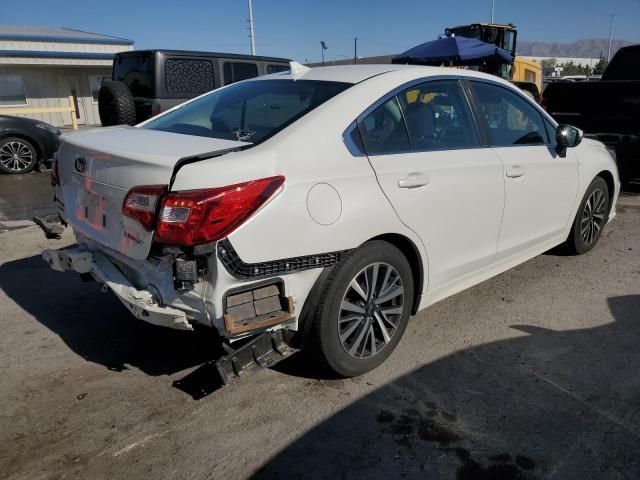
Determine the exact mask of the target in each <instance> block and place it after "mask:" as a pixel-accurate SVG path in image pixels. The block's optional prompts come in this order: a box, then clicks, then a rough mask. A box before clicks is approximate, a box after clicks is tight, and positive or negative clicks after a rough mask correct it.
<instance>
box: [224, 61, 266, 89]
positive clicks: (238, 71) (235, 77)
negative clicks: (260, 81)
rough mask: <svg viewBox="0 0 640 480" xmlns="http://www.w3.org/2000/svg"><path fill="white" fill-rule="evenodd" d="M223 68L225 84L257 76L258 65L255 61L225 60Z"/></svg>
mask: <svg viewBox="0 0 640 480" xmlns="http://www.w3.org/2000/svg"><path fill="white" fill-rule="evenodd" d="M223 70H224V72H223V73H224V84H225V85H229V84H230V83H235V82H239V81H240V80H246V79H248V78H254V77H257V76H258V66H257V65H256V64H255V63H244V62H225V63H224V67H223Z"/></svg>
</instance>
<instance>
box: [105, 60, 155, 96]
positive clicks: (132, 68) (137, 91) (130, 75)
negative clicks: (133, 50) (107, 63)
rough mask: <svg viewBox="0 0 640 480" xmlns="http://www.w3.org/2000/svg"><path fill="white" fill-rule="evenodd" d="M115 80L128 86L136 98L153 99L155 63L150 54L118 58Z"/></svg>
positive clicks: (115, 64)
mask: <svg viewBox="0 0 640 480" xmlns="http://www.w3.org/2000/svg"><path fill="white" fill-rule="evenodd" d="M113 77H114V80H120V81H121V82H124V83H126V84H127V86H128V87H129V89H130V90H131V94H132V95H133V96H134V97H153V96H154V84H153V61H152V57H151V55H150V54H140V55H122V56H117V57H116V60H115V62H114V65H113Z"/></svg>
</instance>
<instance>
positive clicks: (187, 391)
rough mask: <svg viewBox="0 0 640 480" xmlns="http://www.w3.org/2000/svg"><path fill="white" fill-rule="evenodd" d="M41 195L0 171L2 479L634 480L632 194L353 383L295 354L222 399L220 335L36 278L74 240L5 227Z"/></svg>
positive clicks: (75, 282)
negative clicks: (151, 321)
mask: <svg viewBox="0 0 640 480" xmlns="http://www.w3.org/2000/svg"><path fill="white" fill-rule="evenodd" d="M12 182H13V183H12ZM47 182H48V179H47V177H46V175H43V174H39V173H34V174H31V175H30V176H24V177H8V176H0V212H2V215H4V217H0V225H4V232H3V233H0V327H1V328H2V334H1V335H0V365H2V366H3V368H2V375H1V376H0V478H10V479H34V480H35V479H38V480H40V479H62V478H73V479H75V478H79V479H107V478H109V479H133V478H154V479H165V478H166V479H240V478H248V477H252V478H258V479H262V478H265V479H271V478H283V479H297V478H300V479H303V478H304V479H307V478H318V479H326V478H340V479H362V478H367V479H369V478H371V479H390V478H416V479H417V478H420V479H426V478H428V479H459V480H475V479H479V480H494V479H543V478H544V479H558V480H572V479H578V480H587V479H597V480H603V479H607V480H608V479H640V454H639V452H640V374H638V372H639V371H640V355H638V345H640V255H639V252H640V196H638V195H624V196H622V197H621V199H620V201H619V204H618V212H619V215H618V218H616V219H615V220H614V221H613V222H612V223H611V224H610V225H608V226H607V228H606V230H605V232H604V236H603V238H602V239H601V241H600V243H599V244H598V246H597V247H596V248H595V249H594V250H593V251H591V252H589V253H588V254H586V255H582V256H567V255H565V254H564V253H563V252H561V251H552V252H547V253H546V254H544V255H541V256H539V257H537V258H535V259H533V260H531V261H529V262H527V263H525V264H523V265H520V266H518V267H516V268H514V269H512V270H510V271H508V272H506V273H504V274H502V275H499V276H497V277H495V278H492V279H490V280H488V281H486V282H484V283H482V284H480V285H477V286H476V287H473V288H471V289H469V290H467V291H465V292H462V293H460V294H458V295H455V296H454V297H452V298H449V299H447V300H444V301H442V302H440V303H438V304H436V305H434V306H433V307H431V308H429V309H427V310H425V311H423V312H420V313H419V314H418V315H417V316H416V317H414V318H413V319H412V320H411V322H410V324H409V326H408V328H407V331H406V333H405V336H404V338H403V340H402V341H401V342H400V344H399V346H398V348H397V349H396V351H395V352H394V353H393V354H392V355H391V357H390V358H389V359H388V361H387V362H385V363H384V364H383V365H382V366H381V367H379V368H378V369H376V370H375V371H373V372H370V373H369V374H367V375H364V376H362V377H359V378H355V379H349V380H336V379H329V378H326V377H325V376H323V375H322V374H321V373H320V372H318V371H317V370H316V369H315V368H314V367H313V365H312V364H311V363H310V362H309V361H308V360H307V359H306V358H304V357H303V356H302V355H294V356H293V357H291V358H290V359H288V360H287V361H285V362H283V363H280V364H278V365H277V366H276V367H274V368H272V369H268V370H263V371H260V372H258V373H256V374H254V375H252V376H250V377H246V378H244V379H242V380H241V381H239V382H237V383H235V384H233V385H231V386H229V387H224V388H219V382H218V381H217V378H216V376H215V373H214V372H213V369H212V368H211V367H210V366H209V364H208V363H207V362H208V361H211V360H213V359H215V358H216V357H217V356H219V355H220V354H221V350H220V348H219V346H218V344H217V343H216V339H215V337H214V336H212V335H210V334H207V333H206V332H205V333H202V332H200V333H196V334H194V333H191V332H180V331H172V330H167V329H163V328H160V327H154V326H151V325H148V324H145V323H143V322H140V321H137V320H136V319H135V318H133V317H132V316H131V315H130V314H129V313H128V312H127V310H126V309H125V308H124V307H123V306H121V305H120V304H119V303H118V301H117V300H116V299H115V298H114V297H113V296H112V295H111V294H109V293H106V294H103V293H101V292H100V288H99V286H98V285H96V284H95V283H83V282H82V281H81V280H80V278H78V277H77V276H75V275H72V274H62V273H57V272H53V271H51V270H49V269H48V267H47V266H46V265H45V263H44V262H43V261H42V260H41V258H40V252H41V251H42V250H43V249H44V248H59V247H62V246H65V245H69V244H71V243H73V238H72V236H71V235H70V233H69V232H66V233H65V234H64V235H63V237H62V239H60V240H46V239H45V238H44V236H43V235H42V233H41V232H40V231H39V229H38V228H37V227H35V226H33V225H31V224H30V222H19V221H18V222H16V221H13V220H16V219H17V220H19V219H20V218H22V219H24V218H29V217H30V216H32V215H33V214H34V212H45V213H49V211H48V210H47V209H48V208H50V206H49V205H48V204H47V205H45V204H43V203H41V202H39V201H38V200H37V199H38V198H42V199H46V198H48V197H49V196H50V190H49V189H48V188H46V185H47ZM29 186H31V189H32V190H31V192H30V194H28V195H27V191H29V190H28V188H29ZM21 188H22V189H25V188H26V189H27V190H25V191H24V192H22V193H19V192H16V189H17V190H19V189H21ZM0 231H2V230H1V229H0Z"/></svg>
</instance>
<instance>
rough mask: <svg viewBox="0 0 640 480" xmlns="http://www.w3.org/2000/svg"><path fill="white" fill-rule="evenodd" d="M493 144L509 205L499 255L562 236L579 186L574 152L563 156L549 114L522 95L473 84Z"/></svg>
mask: <svg viewBox="0 0 640 480" xmlns="http://www.w3.org/2000/svg"><path fill="white" fill-rule="evenodd" d="M471 84H472V88H473V91H474V93H475V96H476V99H477V102H478V106H479V109H480V111H481V112H482V115H481V116H483V117H484V120H485V124H486V127H487V128H486V129H487V133H488V137H489V142H490V144H491V145H492V147H493V148H494V151H495V152H496V154H497V155H498V156H499V157H500V159H501V160H502V163H503V165H504V188H505V209H504V219H503V222H502V229H501V232H500V238H499V240H498V259H502V258H507V257H509V256H511V255H513V254H516V253H518V252H519V251H522V250H526V249H527V248H530V247H534V246H536V245H540V244H543V243H544V242H545V241H549V240H553V239H554V238H558V237H559V236H561V235H563V233H564V231H565V230H566V228H567V226H568V225H569V222H571V220H572V218H571V213H572V209H573V205H574V202H575V198H576V195H577V185H578V164H577V160H576V157H575V153H574V152H573V151H571V150H569V151H567V154H566V156H565V157H561V156H560V155H558V153H557V152H556V150H555V146H554V144H555V140H554V138H552V137H553V135H552V134H553V132H550V131H549V130H550V128H548V125H545V123H547V124H550V122H549V121H548V120H545V118H544V116H543V115H542V113H541V112H540V111H538V109H537V108H536V107H534V106H533V105H532V104H531V103H530V102H529V100H527V99H525V98H524V97H523V96H521V95H520V94H518V93H516V92H514V91H511V89H508V88H506V87H502V86H499V85H496V84H493V83H484V82H476V81H474V82H471Z"/></svg>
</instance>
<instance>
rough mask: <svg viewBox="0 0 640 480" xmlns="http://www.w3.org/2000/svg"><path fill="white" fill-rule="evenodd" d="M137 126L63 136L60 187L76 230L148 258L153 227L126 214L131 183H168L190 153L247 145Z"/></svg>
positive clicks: (66, 212) (66, 215) (66, 214)
mask: <svg viewBox="0 0 640 480" xmlns="http://www.w3.org/2000/svg"><path fill="white" fill-rule="evenodd" d="M246 145H247V143H244V142H236V141H232V140H223V139H216V138H205V137H194V136H187V135H181V134H177V133H168V132H160V131H155V130H146V129H141V128H136V127H113V128H102V129H99V130H98V129H96V130H89V131H84V132H78V133H75V134H70V135H66V136H64V137H63V138H62V141H61V145H60V149H59V151H58V154H57V161H58V175H59V181H60V185H59V186H58V188H57V191H56V195H57V197H58V201H59V204H60V206H61V208H63V209H64V213H63V216H64V218H65V220H66V221H67V222H68V223H69V224H70V225H71V226H73V228H74V229H76V230H77V231H79V232H81V233H82V234H84V235H86V236H88V237H89V238H91V239H93V240H95V241H96V242H98V243H99V244H101V245H105V246H107V247H109V248H111V249H113V250H117V251H119V252H120V253H122V254H124V255H127V256H129V257H131V258H136V259H144V258H146V257H147V256H148V254H149V250H150V248H151V243H152V240H153V231H148V230H147V229H146V228H144V227H143V226H142V225H141V224H140V223H139V222H137V221H136V220H135V219H132V218H129V217H126V216H123V215H122V203H123V201H124V198H125V196H126V194H127V192H128V191H129V189H131V187H134V186H139V185H168V184H169V183H170V181H171V178H172V175H173V172H174V167H175V165H176V163H177V162H178V161H179V160H180V159H182V158H185V157H191V156H195V155H200V154H203V153H207V154H211V155H215V153H216V152H221V151H225V150H228V149H232V148H237V147H241V146H246Z"/></svg>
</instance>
